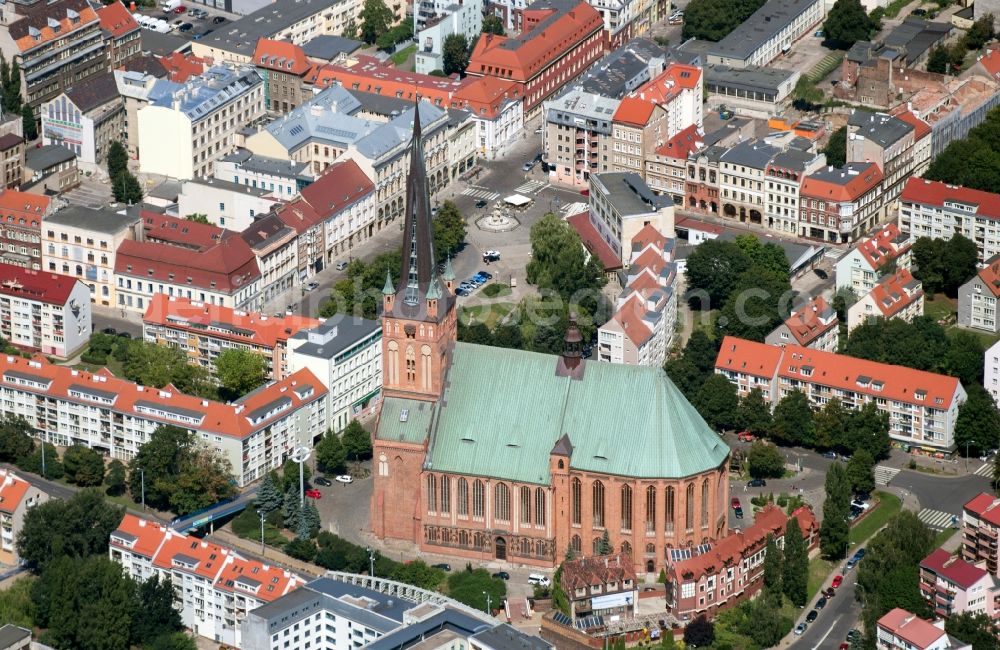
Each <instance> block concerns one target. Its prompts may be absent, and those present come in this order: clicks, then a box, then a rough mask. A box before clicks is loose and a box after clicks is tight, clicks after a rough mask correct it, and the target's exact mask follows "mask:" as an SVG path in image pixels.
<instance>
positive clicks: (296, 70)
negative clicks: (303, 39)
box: [253, 38, 313, 114]
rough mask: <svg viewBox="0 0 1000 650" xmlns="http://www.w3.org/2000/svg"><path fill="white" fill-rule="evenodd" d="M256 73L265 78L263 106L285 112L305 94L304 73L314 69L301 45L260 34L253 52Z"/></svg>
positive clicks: (306, 73) (303, 97)
mask: <svg viewBox="0 0 1000 650" xmlns="http://www.w3.org/2000/svg"><path fill="white" fill-rule="evenodd" d="M253 63H254V65H255V66H256V67H257V74H259V75H260V77H261V79H263V80H264V106H265V107H266V108H267V110H269V111H272V112H274V113H279V114H283V113H287V112H288V111H290V110H292V109H293V108H295V107H296V106H298V105H299V104H301V103H302V102H303V101H305V99H306V97H307V96H308V91H307V89H306V88H305V85H306V77H307V75H308V74H309V72H310V71H311V70H312V69H313V62H312V61H310V60H309V58H308V57H307V56H306V53H305V52H304V51H303V50H302V48H301V47H300V46H298V45H296V44H295V43H290V42H288V41H276V40H274V39H271V38H262V39H260V40H259V41H257V49H256V50H254V53H253Z"/></svg>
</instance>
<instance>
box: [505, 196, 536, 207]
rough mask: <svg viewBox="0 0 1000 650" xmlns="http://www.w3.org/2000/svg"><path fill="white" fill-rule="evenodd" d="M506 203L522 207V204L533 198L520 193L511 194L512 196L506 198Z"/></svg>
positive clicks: (526, 203)
mask: <svg viewBox="0 0 1000 650" xmlns="http://www.w3.org/2000/svg"><path fill="white" fill-rule="evenodd" d="M504 203H507V204H509V205H512V206H514V207H515V208H520V207H522V206H525V205H528V204H529V203H531V199H529V198H528V197H526V196H522V195H520V194H511V195H510V196H508V197H507V198H505V199H504Z"/></svg>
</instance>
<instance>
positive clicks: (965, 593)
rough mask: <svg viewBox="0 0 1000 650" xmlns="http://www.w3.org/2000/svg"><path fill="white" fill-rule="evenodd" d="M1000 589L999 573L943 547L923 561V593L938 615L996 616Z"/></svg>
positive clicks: (921, 571)
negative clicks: (994, 574)
mask: <svg viewBox="0 0 1000 650" xmlns="http://www.w3.org/2000/svg"><path fill="white" fill-rule="evenodd" d="M998 592H1000V583H998V582H997V578H996V577H995V576H992V575H990V574H989V573H988V572H987V571H986V569H984V568H982V567H979V566H976V565H975V564H971V563H969V562H966V561H965V560H963V559H962V558H961V557H957V556H955V555H952V554H951V553H949V552H948V551H946V550H944V549H943V548H937V549H934V551H933V552H932V553H931V554H930V555H928V556H927V557H925V558H924V559H923V560H921V562H920V593H921V595H923V597H924V598H925V599H927V602H928V603H929V604H930V606H931V608H932V609H933V610H934V615H935V616H942V617H944V618H947V617H949V616H954V615H956V614H966V613H967V614H972V615H975V614H984V615H985V616H987V617H988V618H990V619H991V620H992V619H994V618H996V612H997V603H996V597H997V595H998Z"/></svg>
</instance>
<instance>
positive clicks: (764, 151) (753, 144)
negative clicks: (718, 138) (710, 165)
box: [721, 140, 781, 169]
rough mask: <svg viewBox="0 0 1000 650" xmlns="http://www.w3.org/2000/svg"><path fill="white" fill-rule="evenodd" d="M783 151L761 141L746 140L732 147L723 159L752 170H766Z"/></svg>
mask: <svg viewBox="0 0 1000 650" xmlns="http://www.w3.org/2000/svg"><path fill="white" fill-rule="evenodd" d="M780 151H781V150H780V149H778V148H777V147H772V146H771V145H769V144H765V143H764V142H761V141H759V140H744V141H743V142H741V143H739V144H738V145H736V146H735V147H732V148H731V149H730V150H729V151H727V152H726V153H725V154H724V155H723V156H722V158H721V160H722V161H723V162H727V163H730V164H734V165H742V166H743V167H750V168H752V169H764V168H766V167H767V163H768V162H770V160H771V159H772V158H774V156H775V155H777V154H778V153H779V152H780Z"/></svg>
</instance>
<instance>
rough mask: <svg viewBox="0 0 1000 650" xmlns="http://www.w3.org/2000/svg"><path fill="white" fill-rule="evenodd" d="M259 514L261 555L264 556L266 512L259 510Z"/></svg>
mask: <svg viewBox="0 0 1000 650" xmlns="http://www.w3.org/2000/svg"><path fill="white" fill-rule="evenodd" d="M257 514H258V515H260V554H261V555H264V511H263V510H258V511H257Z"/></svg>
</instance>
